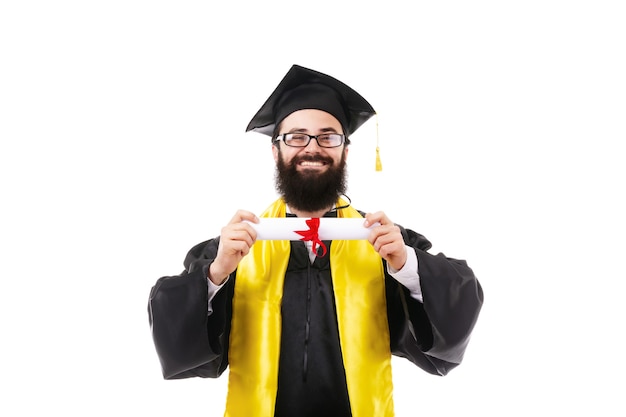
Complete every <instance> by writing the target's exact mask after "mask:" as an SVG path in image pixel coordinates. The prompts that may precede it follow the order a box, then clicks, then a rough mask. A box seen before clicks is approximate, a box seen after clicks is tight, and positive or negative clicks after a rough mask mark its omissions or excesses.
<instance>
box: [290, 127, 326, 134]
mask: <svg viewBox="0 0 626 417" xmlns="http://www.w3.org/2000/svg"><path fill="white" fill-rule="evenodd" d="M308 131H309V129H305V128H303V127H294V128H293V129H290V130H289V132H288V133H307V132H308ZM319 131H320V132H321V133H329V132H330V133H337V129H335V128H334V127H324V128H322V129H319Z"/></svg>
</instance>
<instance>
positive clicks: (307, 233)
mask: <svg viewBox="0 0 626 417" xmlns="http://www.w3.org/2000/svg"><path fill="white" fill-rule="evenodd" d="M306 224H307V226H309V230H302V231H296V233H297V234H299V235H300V236H302V239H300V240H303V241H310V242H313V252H314V253H315V255H316V256H317V248H318V246H319V247H321V248H322V249H323V253H322V256H324V255H326V245H324V242H322V241H321V240H320V237H319V233H318V230H319V227H320V219H319V218H313V219H308V220H307V221H306Z"/></svg>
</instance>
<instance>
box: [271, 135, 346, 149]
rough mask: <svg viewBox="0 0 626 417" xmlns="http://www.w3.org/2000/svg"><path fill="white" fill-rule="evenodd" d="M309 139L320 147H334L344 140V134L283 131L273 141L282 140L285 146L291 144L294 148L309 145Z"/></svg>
mask: <svg viewBox="0 0 626 417" xmlns="http://www.w3.org/2000/svg"><path fill="white" fill-rule="evenodd" d="M311 139H315V140H316V141H317V144H318V145H319V146H320V147H322V148H336V147H337V146H341V144H342V143H343V142H344V141H345V139H346V136H345V135H340V134H339V133H322V134H321V135H316V136H313V135H307V134H306V133H285V134H283V135H278V137H277V138H276V140H275V141H274V143H276V142H278V141H279V140H282V141H283V142H285V145H287V146H293V147H294V148H306V147H307V146H309V142H311Z"/></svg>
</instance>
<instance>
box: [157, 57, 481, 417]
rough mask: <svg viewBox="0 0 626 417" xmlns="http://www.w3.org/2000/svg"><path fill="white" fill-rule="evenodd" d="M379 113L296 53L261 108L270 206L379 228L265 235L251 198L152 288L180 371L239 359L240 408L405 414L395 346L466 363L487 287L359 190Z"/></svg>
mask: <svg viewBox="0 0 626 417" xmlns="http://www.w3.org/2000/svg"><path fill="white" fill-rule="evenodd" d="M373 114H375V113H374V109H373V108H372V107H371V105H370V104H369V103H368V102H367V101H366V100H365V99H364V98H363V97H361V96H360V95H359V94H358V93H357V92H356V91H354V90H353V89H351V88H350V87H348V86H347V85H345V84H343V83H342V82H340V81H338V80H336V79H334V78H332V77H330V76H328V75H325V74H322V73H319V72H316V71H312V70H310V69H307V68H303V67H300V66H296V65H294V66H293V67H292V68H291V70H290V71H289V72H288V73H287V75H286V76H285V77H284V78H283V80H282V81H281V83H280V84H279V86H278V87H277V88H276V90H275V91H274V92H273V93H272V95H271V96H270V97H269V98H268V100H267V101H266V103H265V104H264V105H263V106H262V107H261V109H260V110H259V112H258V113H257V114H256V115H255V116H254V117H253V119H252V120H251V122H250V124H249V126H248V129H247V130H248V131H251V130H252V131H258V132H261V133H264V134H268V135H270V136H271V137H272V144H273V145H272V151H273V156H274V159H275V161H276V170H277V171H276V188H277V190H278V191H279V193H280V195H281V198H280V199H278V200H277V201H275V202H274V203H273V204H271V205H270V206H269V207H268V209H267V210H266V211H265V212H264V213H263V214H262V215H261V217H262V218H264V217H289V216H291V217H293V216H296V217H302V218H307V219H312V220H314V219H319V218H326V217H339V218H363V217H364V219H363V226H364V227H371V231H370V232H369V236H368V239H367V240H333V241H319V238H316V235H315V233H314V232H315V231H314V230H313V229H314V228H313V227H311V232H312V234H311V235H308V237H306V236H307V235H306V234H305V235H304V236H305V237H304V238H303V241H291V242H290V241H284V240H259V241H257V229H256V228H255V226H256V225H258V224H259V221H260V219H259V218H258V217H257V216H256V215H255V214H253V213H251V212H249V211H245V210H239V211H237V212H236V213H235V215H234V217H233V218H232V219H231V221H230V222H229V223H228V224H227V225H226V226H225V227H224V228H223V229H222V231H221V234H220V236H219V237H217V238H214V239H211V240H208V241H206V242H203V243H200V244H199V245H197V246H195V247H194V248H192V249H191V250H190V251H189V253H188V254H187V257H186V259H185V262H184V264H185V270H184V271H183V272H182V273H181V274H180V275H176V276H166V277H162V278H160V279H159V280H158V281H157V283H156V285H155V286H154V287H153V288H152V291H151V294H150V300H149V306H148V310H149V317H150V324H151V327H152V333H153V338H154V343H155V346H156V350H157V353H158V356H159V359H160V361H161V365H162V370H163V376H164V378H166V379H175V378H187V377H194V376H198V377H218V376H220V375H221V374H222V373H223V372H224V371H225V370H226V368H227V367H229V385H228V398H227V401H226V415H227V416H245V417H250V416H266V417H270V416H354V417H363V416H391V415H393V398H392V376H391V354H396V355H398V356H402V357H405V358H407V359H408V360H410V361H411V362H413V363H414V364H416V365H417V366H419V367H420V368H422V369H423V370H425V371H426V372H429V373H432V374H436V375H445V374H446V373H448V372H449V371H450V370H451V369H452V368H454V367H455V366H457V365H459V364H460V363H461V360H462V358H463V354H464V351H465V349H466V347H467V344H468V341H469V338H470V334H471V332H472V329H473V327H474V325H475V323H476V320H477V318H478V315H479V312H480V309H481V306H482V302H483V293H482V289H481V286H480V284H479V283H478V281H477V279H476V277H475V276H474V274H473V272H472V270H471V269H470V268H469V267H468V266H467V264H466V262H465V261H461V260H455V259H450V258H446V257H445V256H444V255H443V254H437V255H432V254H429V253H428V252H427V251H428V249H430V247H431V244H430V242H429V241H428V240H426V238H424V237H423V236H422V235H420V234H418V233H415V232H413V231H412V230H409V229H405V228H403V227H401V226H398V225H396V224H394V223H393V222H392V221H391V220H390V219H389V218H388V217H387V216H386V215H385V213H383V212H380V211H379V212H375V213H368V214H364V213H363V212H361V211H358V210H356V209H354V208H353V207H352V206H351V205H350V204H349V202H346V201H345V199H343V198H341V197H342V196H343V195H344V193H345V191H346V171H345V167H346V157H347V155H348V144H349V138H348V137H349V135H350V134H352V133H353V132H354V131H355V130H356V129H357V128H358V127H359V126H361V125H362V124H363V123H364V122H365V121H367V120H368V119H369V118H370V117H371V116H372V115H373Z"/></svg>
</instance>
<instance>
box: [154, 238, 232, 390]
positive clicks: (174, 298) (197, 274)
mask: <svg viewBox="0 0 626 417" xmlns="http://www.w3.org/2000/svg"><path fill="white" fill-rule="evenodd" d="M217 246H218V239H217V238H216V239H212V240H209V241H206V242H203V243H200V244H199V245H196V246H195V247H193V248H192V249H191V250H190V251H189V253H188V254H187V257H186V259H185V262H184V265H185V270H184V271H183V272H182V273H181V274H179V275H173V276H164V277H161V278H159V279H158V280H157V282H156V284H155V285H154V286H153V287H152V290H151V291H150V297H149V300H148V318H149V323H150V329H151V332H152V339H153V341H154V345H155V348H156V352H157V356H158V358H159V361H160V363H161V369H162V373H163V377H164V378H165V379H180V378H189V377H202V378H217V377H219V376H220V375H221V374H222V373H223V372H224V370H225V369H226V367H227V365H228V337H229V332H230V311H231V297H232V291H233V288H234V286H233V281H234V279H229V280H228V281H227V282H226V284H225V285H224V287H223V288H221V289H220V291H219V292H218V293H217V294H216V295H215V297H214V298H213V300H212V307H213V313H212V314H211V315H210V316H209V315H208V288H207V278H206V277H207V271H208V267H209V265H210V264H211V262H213V260H214V259H215V256H216V254H217ZM231 278H232V277H231Z"/></svg>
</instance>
